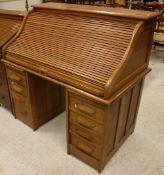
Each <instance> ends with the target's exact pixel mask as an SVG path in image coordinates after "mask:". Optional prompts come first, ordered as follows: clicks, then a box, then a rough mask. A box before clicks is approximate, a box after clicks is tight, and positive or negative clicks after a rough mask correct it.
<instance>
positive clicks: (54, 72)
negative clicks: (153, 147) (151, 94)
mask: <svg viewBox="0 0 164 175" xmlns="http://www.w3.org/2000/svg"><path fill="white" fill-rule="evenodd" d="M156 16H157V13H152V12H143V11H129V10H126V9H121V8H118V9H117V8H109V7H108V8H107V7H95V6H80V5H72V4H59V3H57V4H55V3H46V4H38V5H34V6H33V9H32V11H30V12H29V13H28V15H27V16H26V18H25V20H24V22H23V25H22V27H21V30H20V31H19V33H18V34H17V35H16V36H15V37H14V39H13V40H12V41H11V42H10V43H9V44H8V45H7V46H6V47H5V49H4V59H3V62H4V63H5V65H6V72H7V78H8V84H9V89H10V93H11V101H12V105H13V108H14V111H15V116H16V117H17V118H19V119H21V120H22V121H23V122H24V123H26V124H28V125H29V126H31V127H32V128H33V129H36V128H38V127H39V126H40V124H41V123H42V120H41V118H44V121H45V120H46V119H47V118H49V115H53V116H55V115H57V114H59V113H60V112H62V111H63V110H64V106H65V104H64V98H63V97H64V95H65V91H66V112H67V145H68V153H69V154H72V155H74V156H76V157H77V158H79V159H80V160H82V161H84V162H86V163H87V164H89V165H91V166H92V167H94V168H95V169H97V170H98V171H99V172H101V171H102V170H103V168H104V166H105V164H106V163H107V161H108V160H109V159H110V158H111V157H112V155H113V154H114V152H116V150H117V149H118V148H119V147H120V145H121V144H122V143H123V142H124V141H125V140H126V138H127V137H128V136H129V135H130V134H131V133H132V132H133V130H134V127H135V122H136V117H137V111H138V107H139V102H140V97H141V92H142V85H143V81H144V77H145V75H146V74H147V73H148V72H149V71H150V69H149V68H148V62H149V55H150V50H151V44H152V38H153V31H154V28H155V20H156ZM11 75H14V76H11ZM47 84H48V85H47ZM63 88H65V90H64V89H63ZM42 94H44V95H42ZM51 94H53V95H51ZM40 120H41V121H40Z"/></svg>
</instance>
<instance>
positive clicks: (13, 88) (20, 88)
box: [9, 81, 27, 96]
mask: <svg viewBox="0 0 164 175" xmlns="http://www.w3.org/2000/svg"><path fill="white" fill-rule="evenodd" d="M9 86H10V90H11V91H14V92H16V93H19V94H21V95H23V96H27V87H23V86H20V85H19V84H17V83H15V82H14V81H9Z"/></svg>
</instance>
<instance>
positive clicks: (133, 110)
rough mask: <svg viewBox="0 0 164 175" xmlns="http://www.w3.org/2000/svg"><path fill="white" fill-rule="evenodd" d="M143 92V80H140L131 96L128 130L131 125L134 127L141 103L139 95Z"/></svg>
mask: <svg viewBox="0 0 164 175" xmlns="http://www.w3.org/2000/svg"><path fill="white" fill-rule="evenodd" d="M140 92H141V82H139V83H138V84H137V85H136V86H135V87H134V88H133V89H132V97H131V104H130V110H129V115H128V121H127V125H126V132H128V131H129V130H130V129H131V127H133V125H134V122H135V117H136V112H137V108H138V104H139V97H140Z"/></svg>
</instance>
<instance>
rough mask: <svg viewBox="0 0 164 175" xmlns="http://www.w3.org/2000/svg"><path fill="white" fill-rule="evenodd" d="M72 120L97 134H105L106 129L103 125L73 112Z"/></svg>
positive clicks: (71, 114)
mask: <svg viewBox="0 0 164 175" xmlns="http://www.w3.org/2000/svg"><path fill="white" fill-rule="evenodd" d="M70 120H71V121H73V122H75V123H76V124H78V125H80V126H83V127H84V128H87V129H89V130H90V131H95V132H96V133H97V134H102V133H103V132H104V127H103V126H102V125H100V124H98V123H96V122H95V121H93V120H90V119H88V118H86V117H84V116H82V115H80V114H78V113H75V112H73V111H70Z"/></svg>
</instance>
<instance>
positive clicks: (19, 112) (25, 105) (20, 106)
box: [11, 91, 32, 125]
mask: <svg viewBox="0 0 164 175" xmlns="http://www.w3.org/2000/svg"><path fill="white" fill-rule="evenodd" d="M11 98H12V102H13V106H14V111H15V115H16V118H18V119H20V120H22V121H23V122H24V123H26V124H28V125H31V123H32V118H31V115H30V112H31V108H30V105H29V101H28V99H27V98H26V97H24V96H22V95H20V94H18V93H15V92H14V91H11Z"/></svg>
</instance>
